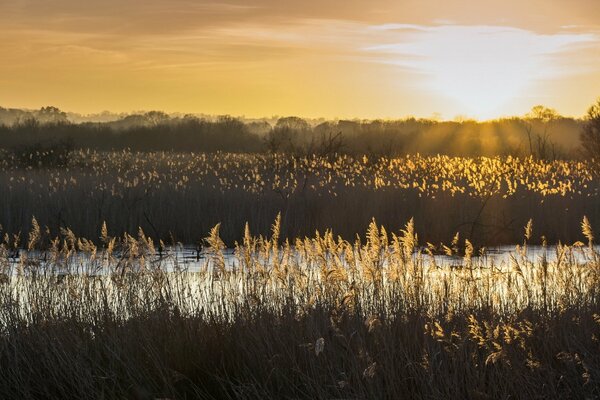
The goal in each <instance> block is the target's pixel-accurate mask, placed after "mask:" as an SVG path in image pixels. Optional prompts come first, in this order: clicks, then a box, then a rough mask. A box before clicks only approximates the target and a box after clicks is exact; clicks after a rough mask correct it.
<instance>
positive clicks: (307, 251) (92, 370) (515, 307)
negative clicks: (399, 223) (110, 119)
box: [0, 218, 600, 399]
mask: <svg viewBox="0 0 600 400" xmlns="http://www.w3.org/2000/svg"><path fill="white" fill-rule="evenodd" d="M32 226H33V227H34V228H33V229H32V230H31V232H30V233H29V235H28V236H27V239H26V243H18V242H16V237H15V236H11V235H6V236H5V239H4V243H3V244H2V245H0V262H1V265H2V269H3V274H2V283H1V284H0V366H1V367H2V374H0V396H1V397H3V398H23V399H27V398H32V399H33V398H36V399H40V398H47V399H54V398H123V397H128V398H140V399H146V398H147V399H153V398H219V399H220V398H236V399H238V398H247V399H255V398H323V399H326V398H327V399H329V398H373V399H375V398H377V399H379V398H431V399H438V398H439V399H442V398H443V399H446V398H457V399H458V398H461V399H462V398H482V399H485V398H523V399H525V398H527V399H532V398H539V399H542V398H543V399H548V398H595V397H598V396H600V389H599V388H600V352H598V346H599V344H600V343H599V338H600V296H599V294H600V292H599V289H600V286H599V283H600V259H599V255H598V254H597V253H596V251H595V250H594V249H595V248H594V246H593V240H594V232H593V228H592V225H591V224H590V223H589V221H588V220H587V218H586V219H585V220H584V221H583V223H582V225H581V227H582V231H583V232H582V233H580V237H581V239H584V240H586V241H587V242H588V243H582V242H576V243H574V244H573V245H558V246H556V247H544V249H543V251H542V253H541V255H540V256H539V257H537V258H532V257H531V256H530V255H529V254H528V248H529V241H530V240H531V238H532V237H534V236H536V234H535V232H536V227H535V226H534V225H533V224H527V226H526V228H525V230H524V234H525V237H524V238H522V244H521V245H518V246H516V248H515V250H514V252H513V254H512V256H511V258H510V262H506V263H500V264H497V263H495V262H493V260H492V259H491V258H487V257H486V254H485V250H476V249H475V248H474V247H473V246H472V244H471V243H470V241H468V240H465V241H462V240H460V239H459V238H458V237H457V238H455V240H454V241H453V243H450V244H449V245H448V246H445V247H444V249H445V251H446V252H447V253H448V254H449V255H451V256H452V257H453V258H452V261H451V262H440V261H439V259H437V258H435V257H434V256H433V252H432V246H430V245H425V244H424V243H419V240H418V236H417V232H416V230H415V226H414V223H413V221H412V220H410V221H409V222H408V223H406V224H405V226H404V227H403V228H402V229H401V230H399V231H397V232H388V231H386V230H385V229H384V228H383V227H381V226H379V225H377V224H376V223H375V222H374V221H372V222H371V224H370V225H369V227H368V230H367V231H366V234H365V235H363V236H361V237H358V238H356V240H355V241H353V242H349V241H346V240H343V239H341V238H339V237H334V236H333V234H332V233H331V232H330V231H326V232H324V233H321V234H320V233H318V232H317V233H316V234H314V235H312V236H311V237H305V238H298V239H295V240H293V241H289V240H282V237H281V219H280V218H277V219H276V220H275V223H273V224H272V227H271V233H270V234H269V235H268V237H265V236H260V235H258V236H255V235H253V234H252V233H251V231H250V228H249V227H248V226H246V229H245V230H244V233H243V235H242V239H241V240H240V242H239V243H237V244H236V246H235V252H234V254H233V255H232V256H231V255H229V254H228V253H224V251H225V244H224V242H223V241H222V239H221V237H220V234H219V229H220V226H219V225H217V226H215V227H213V229H211V231H210V235H209V236H208V238H207V239H206V240H205V244H206V246H207V250H206V258H205V259H204V261H203V262H202V263H201V266H200V268H199V269H198V270H193V271H192V270H188V269H186V267H185V265H182V264H179V261H178V259H176V258H174V255H173V253H172V252H170V251H169V249H168V248H167V247H166V246H164V245H163V244H162V243H154V242H153V241H152V239H150V238H149V237H148V236H147V235H146V234H145V233H144V231H143V230H139V231H138V233H137V234H135V235H129V234H126V235H124V236H120V237H112V236H111V235H110V233H109V231H110V230H109V229H107V228H106V227H103V228H102V229H101V231H100V232H99V236H100V238H101V240H100V243H99V244H94V242H92V241H89V240H86V239H84V238H79V237H77V236H76V235H75V234H74V233H73V231H71V230H69V229H64V230H63V231H62V233H61V235H59V236H58V237H55V238H54V237H53V236H52V235H50V234H49V233H48V232H47V231H46V230H45V229H44V228H42V227H41V226H40V224H39V223H38V222H37V221H35V222H34V223H32ZM521 232H522V233H523V229H521ZM282 242H283V244H282V245H281V243H282ZM423 245H424V246H423ZM459 247H463V248H464V249H465V250H464V251H463V252H462V255H458V254H457V252H458V248H459ZM19 248H21V250H20V252H19V258H18V260H16V259H15V258H14V256H15V251H16V250H17V249H19ZM551 253H554V254H555V257H550V254H551ZM11 257H13V258H11ZM11 260H12V262H11Z"/></svg>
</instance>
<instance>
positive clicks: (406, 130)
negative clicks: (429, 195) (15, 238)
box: [0, 106, 585, 160]
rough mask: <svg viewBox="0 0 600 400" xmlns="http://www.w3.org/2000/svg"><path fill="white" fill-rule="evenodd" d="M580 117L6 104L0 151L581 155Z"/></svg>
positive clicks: (545, 111) (542, 111)
mask: <svg viewBox="0 0 600 400" xmlns="http://www.w3.org/2000/svg"><path fill="white" fill-rule="evenodd" d="M584 125H585V121H584V120H581V119H574V118H567V117H562V116H560V115H559V114H557V113H556V112H555V111H554V110H552V109H549V108H546V107H543V106H536V107H534V108H533V109H532V110H531V112H530V113H528V114H527V115H526V116H523V117H513V118H504V119H498V120H492V121H485V122H478V121H474V120H456V121H436V120H430V119H416V118H406V119H401V120H336V121H324V120H318V121H315V120H304V119H301V118H298V117H283V118H278V119H270V120H269V119H264V120H244V119H239V118H233V117H230V116H220V117H208V116H196V115H169V114H166V113H164V112H160V111H150V112H143V113H138V114H131V115H124V114H120V115H114V114H109V113H104V114H98V115H96V116H95V117H91V116H90V117H87V118H86V117H82V116H79V115H77V114H67V113H65V112H63V111H61V110H59V109H58V108H56V107H43V108H41V109H40V110H35V111H27V110H19V109H7V108H1V107H0V148H1V149H4V150H8V151H21V152H22V151H23V150H29V151H44V150H56V149H62V150H65V149H95V150H121V149H131V150H133V151H177V152H216V151H223V152H244V153H261V152H285V153H293V154H299V155H306V154H318V155H327V154H334V153H337V154H351V155H362V154H365V155H369V156H374V157H377V156H388V157H391V156H398V155H403V154H411V153H412V154H414V153H420V154H423V155H435V154H446V155H460V156H494V155H501V156H508V155H512V156H529V155H532V156H534V157H536V158H538V159H546V160H554V159H565V158H576V157H578V156H579V151H578V149H579V147H580V134H581V132H582V129H583V127H584Z"/></svg>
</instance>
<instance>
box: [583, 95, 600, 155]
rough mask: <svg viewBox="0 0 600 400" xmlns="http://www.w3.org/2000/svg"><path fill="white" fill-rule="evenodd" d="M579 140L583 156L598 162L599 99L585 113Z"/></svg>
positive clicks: (599, 142)
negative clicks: (584, 121)
mask: <svg viewBox="0 0 600 400" xmlns="http://www.w3.org/2000/svg"><path fill="white" fill-rule="evenodd" d="M580 139H581V153H582V154H583V156H584V157H585V158H589V159H592V160H595V161H596V162H597V163H598V162H600V98H598V100H596V104H594V105H592V106H591V107H590V108H589V110H588V112H587V116H586V123H585V125H584V126H583V130H582V131H581V135H580Z"/></svg>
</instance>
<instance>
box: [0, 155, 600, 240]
mask: <svg viewBox="0 0 600 400" xmlns="http://www.w3.org/2000/svg"><path fill="white" fill-rule="evenodd" d="M36 157H37V156H36ZM40 159H45V158H44V157H41V156H40ZM0 185H1V186H2V188H3V190H2V193H0V224H2V226H3V227H4V229H5V230H9V231H11V232H18V231H21V230H28V229H29V223H30V220H31V216H32V215H35V216H36V217H37V219H38V221H39V222H40V224H41V225H42V226H49V227H50V228H52V229H53V230H55V231H56V230H58V229H60V228H65V227H70V228H71V229H72V230H73V231H74V232H76V233H77V235H81V236H85V237H89V238H92V239H95V238H96V237H97V232H98V231H99V230H100V228H101V226H100V225H101V223H102V221H107V224H108V227H109V229H110V230H111V233H112V234H113V235H122V234H123V233H124V232H135V231H137V229H138V227H140V226H141V227H143V229H144V230H145V231H146V232H147V233H148V234H149V235H151V236H152V237H153V238H154V239H155V240H159V239H163V240H164V241H166V242H171V241H172V239H173V238H174V240H175V241H181V242H184V243H195V242H197V241H198V240H199V238H201V237H203V236H205V235H206V234H207V233H208V231H209V229H210V228H211V227H212V226H214V225H216V224H217V223H221V235H222V237H223V239H224V241H225V243H227V244H228V245H229V246H231V245H233V243H234V241H236V240H237V241H240V240H241V232H242V231H243V227H244V224H245V222H246V221H250V224H251V226H250V227H251V228H252V230H253V232H256V233H258V234H262V235H267V234H268V233H269V230H270V224H271V221H272V220H273V219H274V218H275V216H276V215H277V214H279V213H281V215H282V232H281V233H282V237H283V238H290V239H292V238H294V237H298V236H300V237H303V236H306V235H311V234H312V233H313V232H314V231H315V230H319V231H321V232H323V231H324V230H326V229H332V230H333V231H334V232H335V233H336V234H339V235H341V236H342V237H343V238H345V239H347V240H353V239H354V237H356V235H357V234H361V233H362V232H364V231H365V230H366V229H367V227H368V225H369V223H370V221H371V219H372V218H373V217H375V218H376V219H377V221H379V222H380V223H382V224H383V225H384V226H386V228H388V229H390V230H398V229H400V228H401V227H402V226H401V224H402V223H403V221H406V220H408V219H409V218H411V217H414V218H415V221H416V224H417V225H416V226H417V229H418V230H419V231H420V232H422V235H423V238H424V239H425V240H427V241H430V242H435V243H440V242H448V241H450V238H451V237H450V236H449V235H452V234H454V232H457V231H459V232H460V233H461V237H464V238H468V239H469V240H470V241H471V242H472V243H474V244H475V245H495V244H507V243H508V244H512V243H515V242H518V241H520V239H521V236H522V227H523V226H524V225H525V224H526V222H527V221H528V220H529V219H530V218H533V221H534V222H535V223H536V226H537V227H538V229H539V230H540V231H542V232H545V233H547V235H548V236H547V240H548V241H549V242H551V243H557V242H558V241H563V242H573V241H576V240H578V239H579V237H580V227H579V224H578V222H577V221H581V219H582V217H583V216H584V215H587V216H588V217H589V218H590V221H591V223H592V224H596V223H598V221H600V202H598V189H599V186H598V179H597V174H595V173H594V170H593V169H592V168H591V165H589V164H587V163H584V162H579V161H554V162H545V161H539V160H534V159H531V158H525V159H519V158H512V157H507V158H502V157H495V158H485V157H482V158H465V157H447V156H432V157H425V156H419V155H412V156H405V157H399V158H392V159H388V158H377V159H370V158H368V157H358V158H353V157H350V156H335V157H333V156H332V157H317V156H310V157H292V156H286V155H275V156H269V155H260V154H253V155H251V154H230V153H215V154H204V153H202V154H193V153H173V152H160V153H135V152H128V151H125V152H106V153H105V152H93V151H75V152H73V153H72V154H71V155H70V158H69V165H68V166H60V167H57V168H55V167H51V166H46V165H41V166H32V165H28V166H24V165H23V164H22V163H21V162H20V161H19V160H17V159H14V155H6V156H5V157H4V158H3V159H2V161H1V162H0ZM82 209H85V210H86V212H81V210H82ZM348 216H351V218H349V217H348ZM535 240H536V241H538V240H537V237H536V238H535Z"/></svg>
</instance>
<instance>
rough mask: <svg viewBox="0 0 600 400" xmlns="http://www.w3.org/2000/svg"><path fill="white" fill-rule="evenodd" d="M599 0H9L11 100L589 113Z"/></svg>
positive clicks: (119, 108)
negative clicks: (536, 107) (538, 108)
mask: <svg viewBox="0 0 600 400" xmlns="http://www.w3.org/2000/svg"><path fill="white" fill-rule="evenodd" d="M599 96H600V1H598V0H552V1H547V0H504V1H491V0H455V1H441V0H372V1H357V0H345V1H333V0H304V1H297V0H296V1H291V0H245V1H236V0H231V1H226V2H217V1H204V0H200V1H193V0H102V1H99V0H86V1H82V0H12V1H2V2H0V106H3V107H20V108H39V107H42V106H46V105H54V106H57V107H59V108H61V109H64V110H67V111H74V112H80V113H94V112H99V111H103V110H110V111H114V112H132V111H136V110H163V111H167V112H184V113H205V114H230V115H236V116H246V117H266V116H274V115H298V116H302V117H311V118H318V117H324V118H401V117H406V116H416V117H432V116H435V117H439V118H444V119H452V118H455V117H457V116H460V117H471V118H479V119H487V118H496V117H501V116H511V115H523V114H525V113H526V112H527V111H528V110H529V109H531V107H532V106H534V105H537V104H543V105H546V106H548V107H552V108H555V109H556V110H557V111H558V112H560V113H561V114H563V115H568V116H576V117H579V116H583V115H584V114H585V112H586V110H587V108H588V107H589V106H590V105H591V104H593V103H594V102H595V100H596V99H597V98H598V97H599Z"/></svg>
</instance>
